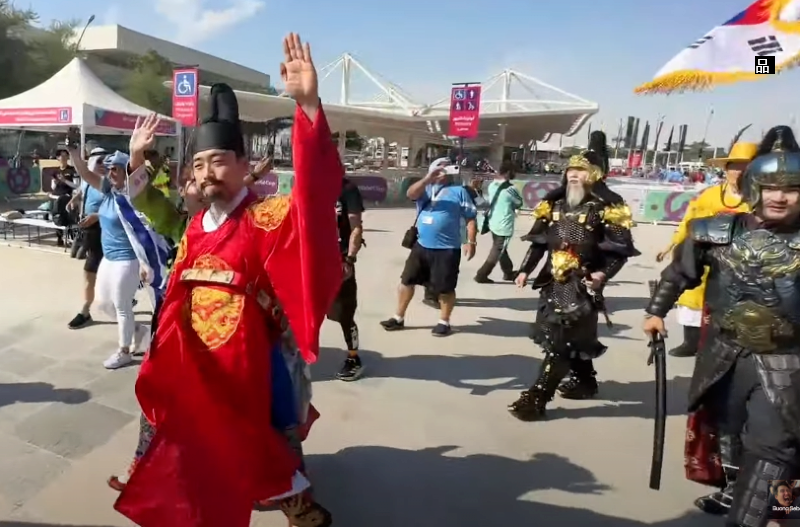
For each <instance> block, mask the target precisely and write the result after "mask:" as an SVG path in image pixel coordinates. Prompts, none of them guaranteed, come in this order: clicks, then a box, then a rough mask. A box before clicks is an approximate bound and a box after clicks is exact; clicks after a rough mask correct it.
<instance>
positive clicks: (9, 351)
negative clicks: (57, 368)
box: [0, 346, 55, 378]
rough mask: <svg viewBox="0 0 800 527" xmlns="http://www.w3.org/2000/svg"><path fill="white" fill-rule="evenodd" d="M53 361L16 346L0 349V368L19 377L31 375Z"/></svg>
mask: <svg viewBox="0 0 800 527" xmlns="http://www.w3.org/2000/svg"><path fill="white" fill-rule="evenodd" d="M54 362H55V360H54V359H52V358H49V357H43V356H41V355H37V354H36V353H31V352H30V351H22V349H20V348H17V347H14V346H12V347H10V348H6V349H5V350H3V351H0V369H2V371H4V372H9V373H13V374H14V375H19V376H20V377H23V378H27V377H31V376H33V375H35V374H37V373H39V372H40V371H42V370H43V369H45V368H47V367H48V366H50V365H51V364H53V363H54Z"/></svg>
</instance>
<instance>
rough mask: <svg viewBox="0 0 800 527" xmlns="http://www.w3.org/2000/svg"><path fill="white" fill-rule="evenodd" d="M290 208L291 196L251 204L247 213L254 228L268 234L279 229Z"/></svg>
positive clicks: (276, 197)
mask: <svg viewBox="0 0 800 527" xmlns="http://www.w3.org/2000/svg"><path fill="white" fill-rule="evenodd" d="M291 206H292V198H291V196H275V197H272V198H267V199H264V200H261V201H259V202H257V203H254V204H252V205H251V206H250V207H249V208H248V209H247V212H248V214H249V215H250V218H252V220H253V224H255V226H256V227H258V228H259V229H263V230H265V231H267V232H269V231H274V230H275V229H277V228H278V227H280V225H281V223H283V220H284V218H286V215H287V214H289V209H290V208H291Z"/></svg>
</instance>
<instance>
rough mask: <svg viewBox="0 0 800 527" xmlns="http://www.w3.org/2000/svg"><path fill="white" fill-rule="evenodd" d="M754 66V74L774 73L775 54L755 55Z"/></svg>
mask: <svg viewBox="0 0 800 527" xmlns="http://www.w3.org/2000/svg"><path fill="white" fill-rule="evenodd" d="M755 68H756V69H755V74H756V75H774V74H775V73H777V71H776V70H775V55H761V56H759V55H756V57H755Z"/></svg>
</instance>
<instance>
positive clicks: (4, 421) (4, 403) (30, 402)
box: [0, 372, 90, 434]
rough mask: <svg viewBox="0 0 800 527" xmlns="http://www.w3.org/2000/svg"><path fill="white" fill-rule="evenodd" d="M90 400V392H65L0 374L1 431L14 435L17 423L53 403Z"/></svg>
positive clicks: (64, 388) (50, 385) (53, 387)
mask: <svg viewBox="0 0 800 527" xmlns="http://www.w3.org/2000/svg"><path fill="white" fill-rule="evenodd" d="M89 397H90V394H89V392H87V391H86V390H81V389H79V388H70V387H63V388H62V387H60V386H54V385H53V384H50V383H47V382H39V381H29V380H24V379H22V378H20V377H18V376H16V375H12V374H10V373H3V372H0V431H3V432H7V433H11V434H13V433H14V429H15V427H16V425H17V424H18V423H20V422H21V421H22V420H24V419H26V418H27V417H29V416H31V415H33V414H34V413H36V412H38V411H39V410H42V409H43V408H45V407H47V406H48V405H50V404H52V403H53V402H57V401H61V402H67V403H72V404H75V403H80V402H85V401H88V400H89Z"/></svg>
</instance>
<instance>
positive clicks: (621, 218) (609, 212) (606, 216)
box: [603, 203, 633, 229]
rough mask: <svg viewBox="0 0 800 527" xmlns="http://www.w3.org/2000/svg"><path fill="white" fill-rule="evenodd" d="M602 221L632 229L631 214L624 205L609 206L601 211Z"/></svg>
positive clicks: (628, 208) (629, 209)
mask: <svg viewBox="0 0 800 527" xmlns="http://www.w3.org/2000/svg"><path fill="white" fill-rule="evenodd" d="M603 221H604V222H606V223H608V224H610V225H619V226H620V227H624V228H626V229H630V228H632V227H633V213H631V208H630V207H629V206H627V205H626V204H624V203H620V204H619V205H609V206H608V207H606V208H605V209H604V210H603Z"/></svg>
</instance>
